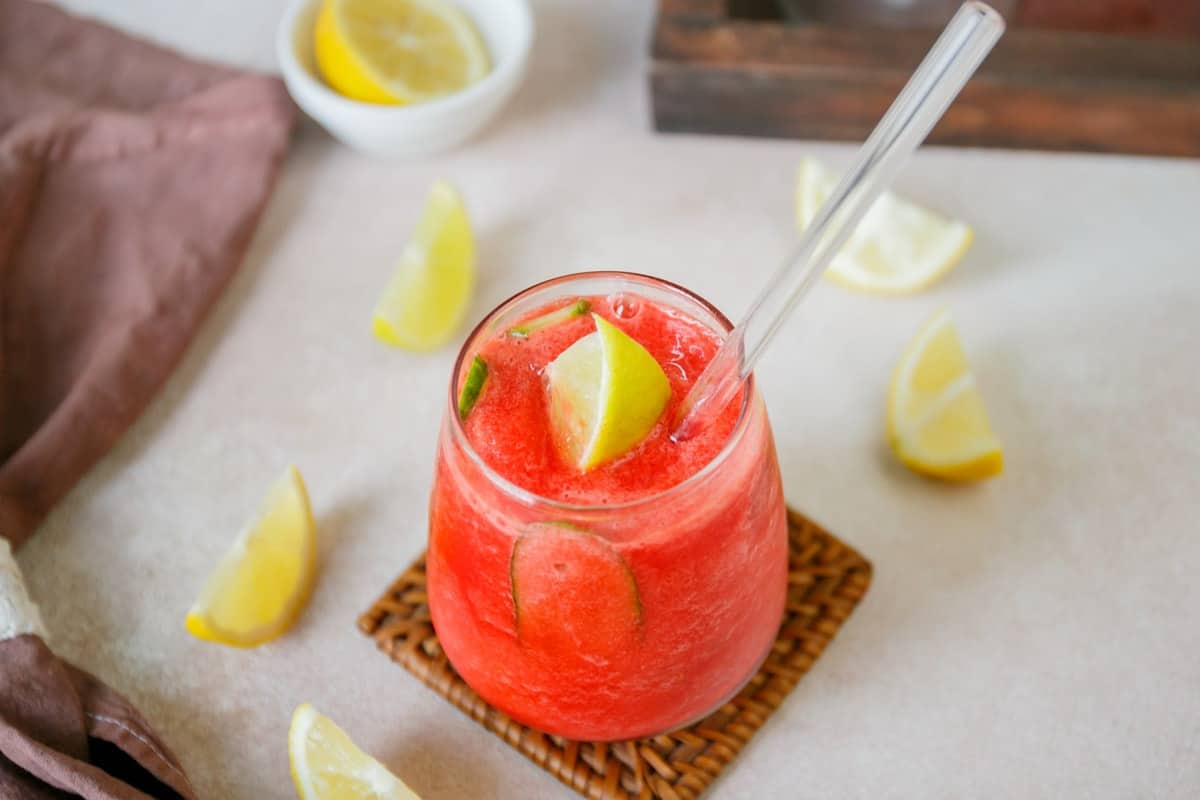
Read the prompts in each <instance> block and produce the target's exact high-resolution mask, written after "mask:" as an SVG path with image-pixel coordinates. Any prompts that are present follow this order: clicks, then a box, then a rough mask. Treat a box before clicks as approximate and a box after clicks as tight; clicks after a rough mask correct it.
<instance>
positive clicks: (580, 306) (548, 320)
mask: <svg viewBox="0 0 1200 800" xmlns="http://www.w3.org/2000/svg"><path fill="white" fill-rule="evenodd" d="M591 308H592V304H591V303H589V302H588V301H587V300H578V301H576V302H574V303H571V304H570V305H566V306H563V307H562V308H558V309H555V310H554V311H551V312H550V313H548V314H542V315H541V316H540V317H534V318H533V319H531V320H526V321H525V322H522V323H521V324H519V325H514V326H512V327H511V328H509V329H508V335H509V336H515V337H516V338H518V339H527V338H529V335H530V334H531V333H536V332H537V331H540V330H541V329H542V328H549V327H550V326H551V325H557V324H558V323H560V322H566V321H567V320H569V319H574V318H575V317H582V316H583V315H584V314H586V313H587V312H588V311H590V310H591Z"/></svg>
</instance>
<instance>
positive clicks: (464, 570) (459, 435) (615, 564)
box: [428, 273, 787, 741]
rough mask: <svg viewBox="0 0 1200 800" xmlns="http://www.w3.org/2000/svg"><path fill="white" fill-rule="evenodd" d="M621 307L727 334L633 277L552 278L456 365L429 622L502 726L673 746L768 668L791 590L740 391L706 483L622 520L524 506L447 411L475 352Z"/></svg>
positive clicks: (761, 443) (628, 505)
mask: <svg viewBox="0 0 1200 800" xmlns="http://www.w3.org/2000/svg"><path fill="white" fill-rule="evenodd" d="M618 293H635V294H637V295H640V296H641V297H644V298H646V299H648V300H650V301H653V302H655V303H659V304H663V305H670V306H674V307H675V308H677V309H679V310H682V311H683V312H685V313H687V314H688V315H690V316H691V317H693V318H694V319H697V320H699V321H701V322H703V323H704V324H706V325H707V326H708V327H710V328H711V329H713V330H716V331H719V332H722V333H724V332H727V331H728V330H729V328H730V324H729V321H728V320H727V319H725V317H723V316H722V315H721V314H720V313H719V312H718V311H716V309H714V308H713V307H712V306H711V305H709V304H708V303H706V302H705V301H703V300H701V299H700V298H698V297H696V296H695V295H692V294H690V293H688V292H686V291H685V290H683V289H681V288H679V287H676V286H674V285H672V284H668V283H665V282H663V281H658V280H655V279H653V278H647V277H644V276H639V275H633V274H629V273H586V274H582V275H574V276H567V277H564V278H558V279H555V280H553V281H548V282H546V283H543V284H539V285H537V286H534V287H532V288H530V289H528V290H526V291H525V292H522V293H521V294H518V295H516V296H515V297H513V298H512V299H510V300H508V301H506V302H505V303H503V304H501V305H500V306H499V307H498V308H497V309H496V310H495V311H493V312H492V313H491V314H489V315H488V317H487V318H486V319H485V320H484V321H483V322H482V323H481V324H480V325H479V327H478V328H477V329H476V330H475V332H474V333H473V334H472V335H471V336H470V337H469V338H468V340H467V342H466V344H465V345H464V346H463V349H462V352H461V353H460V355H459V359H458V363H457V364H456V367H455V371H454V379H453V380H452V385H451V387H450V392H449V398H448V405H447V408H446V413H445V418H444V421H443V424H442V429H441V435H440V441H439V450H438V457H437V465H436V472H435V478H434V485H433V492H432V498H431V502H430V510H429V554H428V596H429V606H430V609H431V612H432V615H433V622H434V626H435V628H436V629H437V633H438V638H439V640H440V641H441V643H442V646H443V648H444V649H445V652H446V655H447V656H448V657H449V659H450V661H451V663H452V664H453V665H454V667H455V669H456V670H457V671H458V672H459V674H461V675H462V677H463V678H464V679H465V680H466V681H467V683H468V684H470V685H471V687H472V688H474V689H475V690H476V691H477V692H478V693H479V694H480V695H481V696H482V697H483V698H484V699H485V700H487V701H488V702H489V703H491V704H492V705H494V706H495V707H497V708H499V709H500V710H502V711H504V712H505V713H506V714H508V715H510V716H511V717H513V718H514V719H516V720H518V721H520V722H522V723H525V724H527V725H530V726H532V727H534V728H537V729H539V730H543V731H546V732H549V733H554V734H559V735H563V736H567V737H570V738H574V739H583V740H590V741H606V740H607V741H611V740H620V739H630V738H635V737H640V736H646V735H650V734H654V733H659V732H663V731H667V730H671V729H674V728H677V727H679V726H681V725H685V724H687V723H688V722H690V721H691V720H693V719H696V718H699V717H701V716H703V715H705V714H707V713H709V712H710V711H712V710H714V709H715V708H717V707H718V706H720V704H722V703H723V702H725V701H726V700H727V699H728V698H729V697H730V696H731V695H732V694H734V693H736V692H737V691H738V689H740V688H741V686H742V685H743V684H744V683H745V682H746V681H747V680H748V679H749V678H750V677H751V676H752V675H753V674H754V672H755V671H756V670H757V668H758V666H759V664H760V663H761V662H762V660H763V658H765V656H766V654H767V652H768V650H769V648H770V646H771V643H772V642H773V641H774V638H775V635H776V633H777V631H778V627H779V623H780V619H781V617H782V614H783V608H784V600H785V594H786V586H787V522H786V512H785V509H784V500H783V490H782V486H781V483H780V476H779V466H778V462H777V459H776V455H775V446H774V442H773V440H772V438H771V430H770V425H769V423H768V421H767V415H766V410H765V408H764V406H763V403H762V400H761V398H760V397H759V395H758V393H757V390H756V389H755V386H754V382H753V380H752V379H751V381H749V382H748V383H747V390H746V392H745V395H744V397H743V398H742V408H741V412H740V416H739V418H738V420H737V423H736V425H735V426H734V429H733V432H732V434H731V435H730V437H729V440H728V441H727V442H726V443H725V445H724V448H723V449H722V450H721V451H720V452H719V453H718V455H717V456H716V457H715V458H713V460H712V461H711V462H709V463H708V465H707V466H705V467H703V468H702V469H700V471H699V472H697V473H695V474H694V475H692V476H691V477H689V478H687V479H686V480H684V481H683V482H682V483H679V484H677V485H675V486H673V487H671V488H670V489H667V490H665V491H659V492H657V493H654V494H649V495H647V496H644V497H636V498H635V499H633V500H631V501H629V502H623V503H620V504H616V505H608V506H588V505H574V504H570V503H564V502H556V501H554V500H551V499H548V498H544V497H539V496H536V495H534V494H532V493H531V492H528V491H526V490H524V489H522V488H520V487H518V486H516V485H514V484H513V483H510V482H509V481H507V480H505V479H504V478H503V477H502V476H500V475H499V474H497V473H496V472H495V471H494V470H492V469H491V468H490V467H489V466H488V465H487V463H486V462H485V461H484V459H483V458H481V457H480V455H479V454H478V453H477V452H476V451H475V449H474V448H473V447H472V445H471V443H470V442H469V441H468V439H467V436H466V434H465V432H464V430H463V427H462V424H461V422H460V420H459V417H458V414H457V413H456V403H457V397H458V393H459V384H460V382H461V381H462V380H463V377H464V376H463V373H464V371H465V370H464V365H465V364H467V363H469V361H470V359H471V358H472V356H473V354H474V353H475V351H476V350H477V348H478V346H479V345H480V343H482V342H484V341H486V340H488V339H489V338H490V337H493V336H496V335H497V334H498V333H500V332H501V331H503V330H505V329H507V327H508V326H509V325H511V324H512V323H513V321H514V320H517V319H520V318H521V317H522V315H523V314H528V313H529V312H530V311H531V310H533V309H537V308H541V307H544V306H545V305H546V304H547V303H550V302H552V301H553V300H555V299H556V298H561V297H564V296H594V295H602V296H613V295H615V294H618ZM522 615H524V616H522Z"/></svg>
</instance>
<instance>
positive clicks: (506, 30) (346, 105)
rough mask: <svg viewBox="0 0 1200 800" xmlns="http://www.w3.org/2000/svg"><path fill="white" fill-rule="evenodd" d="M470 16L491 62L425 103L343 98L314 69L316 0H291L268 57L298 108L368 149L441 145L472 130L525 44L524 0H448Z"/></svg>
mask: <svg viewBox="0 0 1200 800" xmlns="http://www.w3.org/2000/svg"><path fill="white" fill-rule="evenodd" d="M454 2H455V4H456V5H458V6H459V7H460V8H462V10H463V11H464V12H466V14H467V15H468V16H470V18H471V21H472V22H474V23H475V27H476V28H478V29H479V34H480V35H481V36H482V37H483V40H484V43H485V44H486V45H487V48H488V53H489V55H490V56H491V59H492V69H491V72H489V73H488V74H487V75H486V76H485V77H484V78H483V80H480V81H478V82H477V83H475V84H472V85H471V86H468V87H467V88H466V89H463V90H462V91H461V92H455V93H454V94H451V95H447V96H446V97H442V98H439V99H437V100H431V101H429V102H425V103H413V104H412V105H408V106H383V105H374V104H372V103H361V102H359V101H357V100H350V99H348V98H345V97H342V96H341V95H340V94H338V93H337V92H335V91H334V90H333V89H330V88H329V87H328V86H326V85H325V83H324V81H322V80H321V77H320V74H319V73H318V72H317V66H316V59H315V58H314V56H313V24H314V22H315V21H316V18H317V10H318V8H319V7H320V0H294V2H293V3H292V4H291V5H290V6H289V7H288V10H287V11H286V12H285V13H284V15H283V19H282V21H281V22H280V24H279V31H278V34H277V35H276V37H275V52H276V58H278V59H279V66H280V69H281V70H282V72H283V79H284V81H285V82H286V83H287V87H288V91H289V92H291V94H292V98H293V99H295V101H296V103H297V104H298V105H299V106H300V108H302V109H304V111H305V112H307V114H308V115H309V116H310V117H312V118H313V119H315V120H316V121H317V122H318V123H320V124H321V126H322V127H324V128H325V129H326V130H327V131H329V132H330V133H331V134H333V136H334V137H336V138H337V139H338V140H340V141H341V142H343V143H345V144H347V145H349V146H350V147H353V148H355V149H357V150H361V151H363V152H365V153H371V154H373V155H382V156H392V157H411V156H421V155H428V154H430V153H435V152H438V151H441V150H448V149H450V148H451V147H454V146H455V145H458V144H460V143H461V142H463V141H464V140H466V139H467V138H469V137H470V136H472V135H473V134H475V133H476V132H478V131H479V129H480V128H482V127H483V126H484V125H486V124H487V123H488V121H489V120H491V118H492V117H494V116H495V115H496V112H497V111H499V110H500V108H501V107H502V106H503V105H504V103H505V101H506V100H508V98H509V97H510V96H511V95H512V93H513V90H515V89H516V88H517V85H518V84H520V82H521V78H522V77H524V74H525V64H526V61H527V60H528V58H529V50H530V48H531V46H532V44H533V14H532V13H531V12H530V10H529V0H454Z"/></svg>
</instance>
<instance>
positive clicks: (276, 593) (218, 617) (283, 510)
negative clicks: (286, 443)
mask: <svg viewBox="0 0 1200 800" xmlns="http://www.w3.org/2000/svg"><path fill="white" fill-rule="evenodd" d="M316 558H317V540H316V525H315V524H314V523H313V516H312V509H311V508H310V507H309V503H308V492H307V490H306V489H305V487H304V479H303V478H301V477H300V472H299V471H298V470H297V469H296V468H295V467H288V468H287V471H286V472H285V473H284V474H283V477H281V478H280V479H279V480H278V481H277V482H276V483H275V485H274V486H272V487H271V490H270V492H269V493H268V494H267V497H266V499H265V500H264V501H263V503H262V506H261V507H260V508H259V510H258V514H257V515H256V516H255V517H254V519H253V520H251V521H250V523H249V524H248V525H247V526H246V527H245V529H244V530H243V531H242V533H241V535H239V536H238V538H237V541H236V542H234V544H233V546H232V547H231V548H230V549H229V552H228V553H226V554H225V558H224V559H223V560H222V561H221V563H220V565H218V566H217V569H216V571H215V572H214V573H213V574H212V575H211V576H210V577H209V579H208V583H207V584H206V585H205V586H204V589H203V590H202V591H201V592H200V597H199V598H198V599H197V600H196V603H195V605H193V606H192V609H191V610H190V611H188V614H187V619H186V622H185V624H186V626H187V629H188V631H189V632H190V633H191V634H192V635H193V636H196V637H197V638H200V639H206V640H208V641H213V642H219V643H221V644H227V645H233V646H234V647H254V646H255V645H259V644H262V643H263V642H266V641H269V640H271V639H274V638H275V637H276V636H278V635H280V634H281V633H283V632H284V631H286V630H287V629H288V628H289V627H290V626H291V624H292V622H293V621H294V620H295V619H296V617H297V616H298V615H299V613H300V610H301V609H302V608H303V607H304V604H305V602H306V601H307V600H308V595H309V591H310V589H311V587H312V581H313V574H314V573H315V571H316Z"/></svg>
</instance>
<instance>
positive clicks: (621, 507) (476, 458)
mask: <svg viewBox="0 0 1200 800" xmlns="http://www.w3.org/2000/svg"><path fill="white" fill-rule="evenodd" d="M604 279H618V280H631V281H632V282H633V283H639V282H640V283H646V284H653V285H656V286H659V287H662V288H665V289H667V290H669V291H671V292H673V293H675V294H677V295H680V296H682V297H684V298H685V299H687V300H689V301H691V302H693V303H695V304H697V305H699V306H700V307H701V308H703V309H704V310H705V311H707V312H708V313H709V314H711V315H712V316H713V318H714V319H715V320H716V321H717V322H718V323H719V324H720V325H721V326H722V327H723V328H724V329H725V330H723V331H719V333H723V334H725V335H728V334H729V332H730V331H732V330H733V327H734V326H733V323H732V322H731V321H730V320H729V318H728V317H726V316H725V315H724V314H723V313H721V311H720V309H718V308H717V307H716V306H714V305H713V304H712V303H710V302H709V301H707V300H705V299H704V298H703V297H701V296H700V295H698V294H696V293H695V292H693V291H691V290H689V289H686V288H684V287H683V286H680V285H679V284H677V283H674V282H672V281H668V280H664V279H662V278H656V277H654V276H653V275H646V274H644V273H640V272H626V271H624V270H593V271H588V272H573V273H571V274H569V275H560V276H558V277H556V278H549V279H547V280H544V281H539V282H538V283H535V284H533V285H532V286H529V287H526V288H525V289H522V290H521V291H519V292H517V293H516V294H513V295H511V296H509V297H508V298H507V299H505V300H503V301H501V302H500V303H499V304H498V305H496V307H495V308H493V309H492V310H491V311H489V312H488V313H487V314H485V315H484V317H483V319H481V320H480V321H479V324H477V325H476V326H475V327H474V328H472V329H471V332H470V334H468V335H467V338H466V340H465V341H464V342H463V345H462V347H461V348H460V349H459V351H458V357H457V358H455V359H454V371H453V372H452V373H451V376H450V391H449V396H448V398H447V400H448V402H447V406H446V412H445V417H446V420H447V424H448V425H449V426H450V430H451V433H452V435H453V436H454V439H455V441H456V442H457V444H458V445H459V448H460V449H461V450H462V452H464V453H465V454H466V455H467V458H468V459H469V460H470V461H471V463H472V464H474V465H475V467H476V468H477V469H479V471H480V472H481V473H482V474H483V476H484V477H485V478H487V480H488V481H489V482H490V483H491V484H492V485H493V486H495V487H496V488H498V489H500V491H502V492H503V493H504V494H506V495H508V496H510V497H512V498H515V499H517V500H519V501H521V502H523V503H525V504H526V505H530V506H533V505H538V506H547V507H550V508H553V509H555V510H558V511H563V512H567V513H570V514H589V513H592V514H594V513H597V512H612V511H627V510H630V509H634V508H638V507H641V506H645V505H649V504H651V503H658V502H662V501H664V500H667V499H670V498H672V497H674V496H675V495H679V494H682V493H684V492H685V491H686V490H687V489H689V488H690V487H692V486H695V485H697V484H699V483H700V482H701V481H702V480H704V479H705V478H707V477H708V476H710V475H711V474H712V473H714V472H715V471H716V470H717V469H718V468H719V467H720V466H721V465H722V464H723V463H724V462H725V461H727V460H728V458H729V455H730V454H731V453H732V452H733V451H734V450H735V449H736V448H737V445H738V443H739V442H740V441H741V440H742V437H743V435H744V434H745V431H746V428H747V427H748V426H749V418H750V409H751V407H752V404H751V401H752V399H753V398H754V393H755V390H756V386H755V380H754V375H753V373H752V374H751V375H750V377H749V378H747V379H746V385H745V388H744V390H743V391H742V407H741V408H740V409H739V410H738V418H737V421H736V422H735V423H734V426H733V430H732V431H730V433H729V438H727V439H726V440H725V444H723V445H722V446H721V449H720V450H718V451H717V454H716V455H714V456H713V457H712V459H710V460H709V461H708V463H707V464H705V465H704V466H703V467H701V468H700V469H698V470H696V471H695V472H694V473H692V474H691V475H689V476H688V477H687V478H685V479H684V480H682V481H680V482H679V483H677V484H675V485H674V486H668V487H667V488H666V489H663V490H661V491H658V492H655V493H653V494H648V495H646V496H645V497H638V498H635V499H633V500H626V501H625V502H622V503H601V504H598V503H569V502H566V501H564V500H555V499H553V498H550V497H544V496H542V495H540V494H538V493H537V492H533V491H530V490H529V489H526V488H524V487H522V486H518V485H517V484H515V483H513V482H512V481H510V480H509V479H508V478H505V477H504V476H503V475H501V474H500V473H499V472H497V471H496V470H495V469H493V468H492V467H491V465H490V464H488V463H487V462H486V461H484V459H483V456H481V455H479V453H478V452H477V451H476V450H475V448H474V447H473V446H472V445H471V441H470V439H468V438H467V432H466V430H465V429H464V428H463V421H462V419H461V418H459V416H458V384H459V381H460V380H461V379H462V370H463V364H464V363H465V361H466V358H467V355H468V352H469V351H470V350H471V345H472V344H474V343H475V340H476V339H477V338H478V337H479V335H480V334H481V333H482V332H483V330H484V328H485V327H486V326H487V325H488V324H489V323H491V321H492V320H493V319H495V318H496V317H497V316H498V315H499V314H500V313H501V312H503V311H504V310H505V309H507V308H509V307H510V306H512V305H513V304H514V303H516V302H518V301H520V300H522V299H523V298H525V297H528V296H529V295H531V294H533V293H535V292H538V291H542V290H543V289H547V288H550V287H553V286H556V285H558V284H562V283H569V282H572V281H582V280H604Z"/></svg>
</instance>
